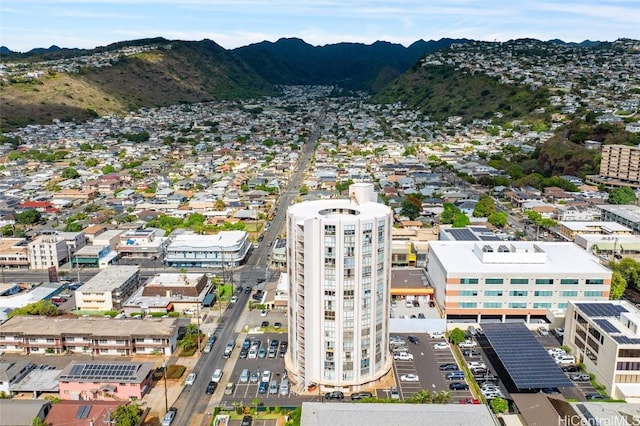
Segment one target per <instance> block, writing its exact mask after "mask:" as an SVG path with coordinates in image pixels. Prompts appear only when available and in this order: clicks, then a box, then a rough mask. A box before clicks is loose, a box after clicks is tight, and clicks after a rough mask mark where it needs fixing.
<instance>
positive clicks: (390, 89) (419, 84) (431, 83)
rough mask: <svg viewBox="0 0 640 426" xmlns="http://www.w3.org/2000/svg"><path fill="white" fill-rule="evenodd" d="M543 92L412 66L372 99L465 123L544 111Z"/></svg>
mask: <svg viewBox="0 0 640 426" xmlns="http://www.w3.org/2000/svg"><path fill="white" fill-rule="evenodd" d="M548 97H549V93H548V91H547V90H546V89H537V90H531V89H529V88H527V87H523V86H513V85H508V84H501V83H500V82H498V81H497V80H496V79H494V78H491V77H488V76H486V75H480V74H473V75H472V74H468V73H463V72H461V71H456V70H455V69H454V68H453V67H450V66H444V65H443V66H438V65H428V66H421V65H419V64H418V65H416V66H414V67H413V68H412V69H411V70H409V71H408V72H406V73H404V74H403V75H402V76H400V78H398V79H397V80H395V81H394V82H392V83H390V84H389V85H387V86H386V87H385V88H383V89H382V90H381V91H380V92H379V93H378V94H377V95H376V96H375V97H374V101H375V102H378V103H395V102H402V103H404V104H406V105H407V106H409V107H410V108H414V109H419V110H421V111H422V112H424V113H425V114H426V115H428V116H430V117H431V118H432V119H435V120H442V119H446V118H447V117H449V116H461V117H463V119H465V120H471V119H474V118H494V117H496V113H498V112H499V113H501V114H502V115H503V118H504V119H515V118H519V117H524V116H526V115H528V114H529V113H531V112H532V111H533V110H535V109H537V108H540V107H546V106H547V104H548V101H547V99H548Z"/></svg>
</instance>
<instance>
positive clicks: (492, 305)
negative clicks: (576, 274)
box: [458, 291, 602, 309]
mask: <svg viewBox="0 0 640 426" xmlns="http://www.w3.org/2000/svg"><path fill="white" fill-rule="evenodd" d="M584 296H585V297H602V292H601V291H585V292H584ZM553 305H554V304H553V303H549V302H533V303H527V302H510V303H502V302H483V303H481V304H480V303H478V302H459V303H458V307H459V308H463V309H474V308H478V307H479V306H482V307H483V308H484V309H502V308H503V307H504V306H507V307H508V308H509V309H528V308H532V309H551V308H553ZM556 306H557V308H558V309H566V308H567V303H565V302H560V303H557V304H556Z"/></svg>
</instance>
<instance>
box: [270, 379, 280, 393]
mask: <svg viewBox="0 0 640 426" xmlns="http://www.w3.org/2000/svg"><path fill="white" fill-rule="evenodd" d="M269 393H270V394H271V395H275V394H277V393H278V381H277V380H276V379H273V380H271V383H270V384H269Z"/></svg>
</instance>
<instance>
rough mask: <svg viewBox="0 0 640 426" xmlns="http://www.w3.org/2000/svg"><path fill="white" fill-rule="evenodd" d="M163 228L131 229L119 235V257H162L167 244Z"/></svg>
mask: <svg viewBox="0 0 640 426" xmlns="http://www.w3.org/2000/svg"><path fill="white" fill-rule="evenodd" d="M164 233H165V232H164V231H163V230H162V229H154V228H146V229H141V228H137V229H130V230H128V231H127V232H125V233H122V234H120V235H118V238H119V239H120V242H119V243H118V246H117V248H116V250H117V251H118V256H119V257H124V258H131V259H161V258H162V256H163V254H164V249H165V247H166V244H167V238H166V237H164Z"/></svg>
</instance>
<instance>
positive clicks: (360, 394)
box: [351, 392, 373, 401]
mask: <svg viewBox="0 0 640 426" xmlns="http://www.w3.org/2000/svg"><path fill="white" fill-rule="evenodd" d="M364 398H373V394H372V393H371V392H356V393H352V394H351V400H352V401H357V400H359V399H364Z"/></svg>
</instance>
